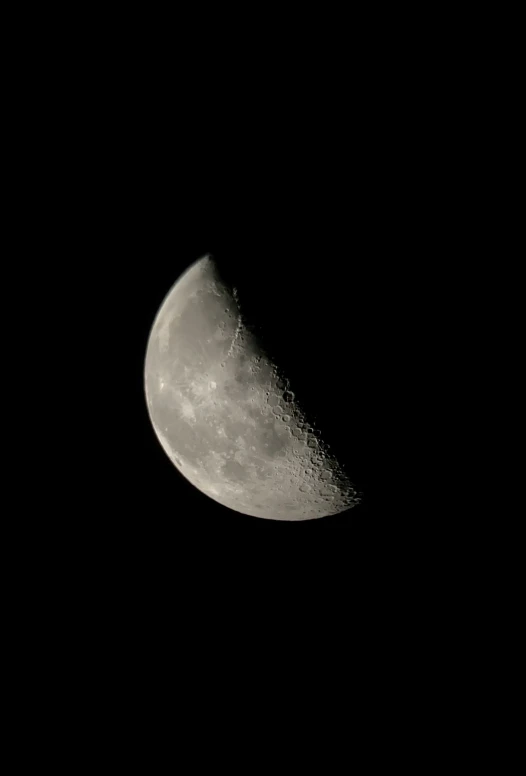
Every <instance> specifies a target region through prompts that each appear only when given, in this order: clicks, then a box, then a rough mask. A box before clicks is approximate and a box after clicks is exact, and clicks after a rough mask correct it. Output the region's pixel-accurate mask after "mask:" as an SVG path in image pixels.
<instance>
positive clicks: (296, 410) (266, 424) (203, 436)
mask: <svg viewBox="0 0 526 776" xmlns="http://www.w3.org/2000/svg"><path fill="white" fill-rule="evenodd" d="M145 391H146V401H147V405H148V411H149V415H150V419H151V421H152V424H153V427H154V430H155V433H156V435H157V437H158V439H159V441H160V443H161V445H162V446H163V448H164V450H165V452H166V454H167V455H168V457H169V458H170V459H171V461H172V462H173V463H174V465H175V466H176V468H177V469H178V470H179V471H180V472H181V473H182V474H183V475H184V476H185V477H186V478H187V479H188V480H189V481H190V482H191V483H192V485H194V486H195V487H197V488H198V489H199V490H200V491H202V492H203V493H205V494H207V495H208V496H210V498H212V499H214V500H215V501H217V502H219V503H220V504H223V505H224V506H226V507H230V508H231V509H234V510H236V511H238V512H242V513H244V514H247V515H254V516H256V517H263V518H270V519H275V520H309V519H313V518H317V517H324V516H326V515H331V514H335V513H337V512H342V511H343V510H346V509H348V508H349V507H352V506H354V505H355V504H357V503H358V502H359V501H360V497H359V494H358V493H357V491H356V489H355V487H354V486H353V484H352V483H351V482H350V481H349V479H348V477H347V475H346V473H345V472H344V470H343V469H342V467H341V466H340V465H339V464H338V461H337V460H336V459H335V458H334V457H333V456H332V455H331V452H330V450H329V448H328V446H327V445H326V444H325V443H324V441H323V437H322V436H320V434H319V432H318V430H317V429H315V428H313V427H312V425H309V422H308V418H306V417H305V416H304V414H303V412H302V410H301V407H300V405H299V404H298V402H297V401H296V398H295V394H294V386H291V385H290V384H289V382H288V381H287V379H286V376H285V375H284V373H283V372H282V371H281V370H280V369H279V367H278V366H277V365H276V364H274V363H273V362H272V359H271V358H270V357H269V356H268V355H266V354H265V352H264V351H263V349H262V348H261V347H260V345H259V344H258V340H257V337H256V336H255V335H254V334H253V333H252V332H251V330H250V329H249V327H248V326H247V324H246V321H245V319H244V315H243V312H242V300H240V299H239V298H238V294H237V291H236V289H235V288H234V289H232V288H230V287H229V286H228V285H227V284H226V283H225V282H223V280H222V279H221V277H220V274H219V272H218V269H217V266H216V264H215V262H214V260H213V259H212V257H210V256H205V257H203V258H202V259H199V260H198V261H197V262H195V264H193V265H192V266H191V267H190V268H189V269H188V270H187V271H186V272H185V273H184V274H183V275H182V276H181V277H180V278H179V280H178V281H177V282H176V283H175V285H174V286H173V287H172V289H171V290H170V292H169V293H168V295H167V296H166V298H165V300H164V301H163V303H162V305H161V308H160V310H159V312H158V314H157V317H156V319H155V321H154V324H153V327H152V330H151V332H150V337H149V341H148V347H147V352H146V362H145Z"/></svg>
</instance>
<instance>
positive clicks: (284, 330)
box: [57, 58, 461, 650]
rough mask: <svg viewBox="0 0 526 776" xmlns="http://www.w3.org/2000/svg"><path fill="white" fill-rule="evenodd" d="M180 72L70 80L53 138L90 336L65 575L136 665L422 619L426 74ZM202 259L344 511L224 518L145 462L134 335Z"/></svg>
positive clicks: (432, 368)
mask: <svg viewBox="0 0 526 776" xmlns="http://www.w3.org/2000/svg"><path fill="white" fill-rule="evenodd" d="M134 63H135V64H134ZM208 64H209V63H208ZM134 67H135V68H136V69H134ZM192 67H193V65H192ZM188 68H189V66H188V64H185V63H182V64H178V65H175V64H174V63H171V64H170V67H169V68H167V69H163V64H162V63H161V62H157V59H155V58H154V59H153V60H151V61H150V62H149V65H148V68H146V69H143V67H142V65H140V64H137V62H136V60H130V61H129V62H128V61H126V62H125V63H124V64H122V68H121V69H120V70H119V68H113V69H110V70H108V71H105V72H104V73H103V75H102V77H101V82H103V86H101V87H100V88H99V89H94V88H93V79H92V77H91V76H92V74H91V73H88V74H87V77H86V81H85V82H83V81H82V79H78V80H77V83H76V90H77V92H80V94H81V95H82V99H81V100H79V101H78V105H77V107H76V108H72V110H71V112H70V115H69V117H68V125H67V131H65V132H64V137H65V138H67V143H69V144H70V147H71V165H70V168H69V175H70V178H71V181H74V183H75V186H76V187H77V188H76V189H74V187H73V185H71V186H69V184H68V179H67V177H66V181H65V184H64V194H65V195H68V193H69V192H70V191H71V192H73V191H74V190H78V188H79V187H80V188H81V189H82V197H81V198H80V197H79V198H78V199H77V198H75V196H73V195H72V196H71V202H70V203H69V210H68V219H67V221H68V227H69V230H70V233H71V235H72V238H71V240H70V241H69V243H68V250H69V251H70V252H71V251H73V252H74V257H75V258H74V262H75V267H76V270H77V269H78V267H79V266H80V269H81V272H80V274H79V275H78V276H75V281H74V282H75V291H76V292H78V293H75V294H71V293H69V294H68V298H72V302H73V306H74V307H75V310H74V313H75V320H79V319H80V320H81V322H82V323H81V326H82V330H83V333H85V334H86V337H85V341H86V348H85V351H84V352H83V353H82V363H81V364H79V374H80V382H81V384H82V386H83V389H84V391H85V393H86V400H85V405H84V407H83V408H82V426H83V428H85V429H86V435H87V436H86V439H87V440H89V441H86V442H84V444H83V449H82V450H81V451H79V450H78V446H74V447H73V448H72V451H71V457H72V458H74V459H75V460H76V475H77V476H78V477H79V480H80V482H79V486H78V488H77V490H76V493H75V497H74V498H73V497H72V500H71V502H70V504H71V510H72V511H73V512H75V513H77V510H78V512H79V513H80V514H79V517H78V520H76V521H71V522H70V521H68V523H67V526H66V528H65V536H66V537H67V541H69V549H68V557H69V562H70V563H71V564H72V566H75V565H76V564H78V563H79V562H80V561H83V562H84V561H86V559H87V560H88V563H89V568H90V570H89V573H88V574H87V575H86V590H87V591H88V594H89V593H90V591H94V590H97V592H98V594H99V595H100V596H102V597H103V598H104V605H103V606H102V608H101V612H104V614H105V616H106V617H107V620H108V623H113V624H115V623H119V622H121V618H124V620H125V621H126V622H128V623H129V622H132V621H134V620H137V621H138V622H140V623H141V626H140V627H141V634H140V635H138V638H145V635H144V634H145V633H147V632H148V628H149V627H151V628H152V629H154V631H155V633H156V637H155V638H156V644H159V643H161V642H162V633H165V635H166V638H167V639H168V640H169V643H170V644H172V645H173V639H174V635H173V633H174V631H173V629H174V627H175V628H176V631H177V632H178V633H179V636H178V638H180V639H181V643H184V644H186V645H187V647H188V648H189V649H190V646H189V645H190V643H191V644H193V642H192V639H191V636H190V631H191V630H192V628H194V627H195V628H196V629H197V630H199V628H200V627H201V625H200V624H199V623H204V625H203V627H205V625H206V627H208V626H210V627H212V626H211V623H213V624H214V625H213V629H214V636H213V638H214V639H215V640H216V641H217V640H218V639H219V640H220V639H221V638H223V635H224V634H230V636H232V637H233V635H234V634H236V638H240V639H241V642H240V643H243V641H244V640H246V641H247V643H254V642H257V643H260V642H261V641H262V640H264V638H265V633H266V630H267V627H266V626H265V625H263V623H264V622H267V623H272V624H269V625H268V631H269V633H270V634H272V639H274V644H273V646H272V649H273V650H277V649H278V646H277V642H276V641H275V640H276V638H277V630H278V631H279V628H280V627H283V629H284V631H286V630H288V629H289V627H290V623H291V622H293V621H294V618H295V617H300V616H306V617H307V618H309V617H310V616H312V619H313V622H316V626H315V630H316V634H317V637H318V638H319V637H320V634H321V633H322V632H323V628H324V626H323V622H324V620H325V621H326V622H327V623H328V622H329V621H330V623H332V627H341V628H342V631H343V630H346V629H348V627H349V623H350V621H351V620H352V617H353V614H352V613H353V611H356V612H358V611H359V612H361V613H362V614H363V615H364V616H365V617H366V618H367V620H368V621H370V622H371V627H372V620H373V619H374V618H376V617H380V619H381V621H382V622H383V623H384V624H385V623H387V619H388V618H391V621H392V622H393V623H397V625H396V627H400V620H401V617H402V615H401V613H400V610H399V606H398V603H399V602H402V601H406V600H408V598H410V599H411V600H413V601H416V602H417V604H416V605H417V606H423V607H425V606H426V603H425V600H424V599H426V600H427V599H428V598H429V597H432V595H433V591H436V590H438V589H439V588H440V585H442V584H444V574H445V573H446V572H444V570H441V571H440V573H438V574H436V575H433V573H432V572H431V571H430V570H431V569H433V568H435V569H436V568H437V564H439V563H440V556H441V548H443V547H444V544H445V543H447V544H448V545H449V547H451V546H452V544H453V543H454V542H453V541H452V537H454V535H455V530H456V529H455V525H454V516H453V513H452V512H451V509H450V506H449V505H448V503H447V498H448V497H447V489H446V488H445V486H444V481H445V479H447V445H446V446H445V447H444V446H443V445H441V444H438V443H437V444H434V442H433V440H434V439H435V435H436V431H437V427H438V426H439V425H440V422H441V412H442V403H441V399H440V392H441V386H442V384H443V383H444V381H446V382H447V379H448V373H446V372H444V371H443V370H442V369H441V366H440V361H441V358H442V353H441V348H440V345H439V344H438V340H439V336H440V334H441V332H442V331H443V328H444V326H445V325H446V324H445V323H444V320H445V317H444V310H443V309H442V307H441V303H442V302H441V300H442V298H443V296H442V289H443V288H444V286H445V285H446V286H447V284H448V283H449V282H450V278H451V277H452V275H451V272H450V267H449V266H448V262H449V261H451V258H450V257H451V256H452V252H451V250H450V246H451V241H452V233H453V231H454V223H455V219H456V218H457V214H456V211H455V205H454V203H453V198H452V196H451V186H450V185H449V180H450V174H451V168H450V163H451V160H452V158H453V157H452V156H451V155H450V154H449V153H448V151H447V147H448V142H449V141H448V137H449V135H448V130H447V127H444V124H443V123H440V122H437V120H436V113H437V111H436V105H437V102H436V100H437V99H438V97H436V93H434V92H433V89H432V84H431V80H432V78H433V76H432V75H431V74H429V73H425V74H422V75H421V76H419V74H418V72H416V71H415V72H413V74H412V85H411V87H410V88H409V89H404V88H402V87H403V86H404V84H405V85H406V86H407V84H408V83H409V82H408V81H407V80H404V79H401V80H396V79H395V81H393V82H391V80H390V79H391V73H390V71H389V68H383V69H382V71H381V73H379V74H378V73H376V72H375V66H374V63H373V62H370V63H368V64H367V67H365V69H362V71H361V72H362V76H363V77H362V78H360V79H356V80H355V81H353V84H352V88H351V87H350V85H349V83H347V82H346V79H345V73H347V72H348V69H346V68H343V66H340V65H337V64H335V65H334V66H329V68H328V72H329V73H330V74H332V75H334V76H335V75H336V74H338V73H339V74H340V75H341V76H342V77H341V78H339V79H338V78H332V75H331V77H325V78H320V77H318V76H317V75H316V74H315V73H313V74H312V77H311V76H310V75H309V74H308V73H307V72H306V71H304V72H303V71H302V77H301V78H298V79H296V80H293V81H290V80H288V81H287V80H286V81H283V82H282V81H280V79H279V78H278V79H276V78H274V80H273V83H274V84H276V87H275V88H274V87H273V88H272V89H268V88H266V87H265V84H266V83H267V80H268V75H267V73H266V71H265V68H263V69H262V72H261V73H259V74H258V73H257V72H256V71H251V73H250V75H249V76H247V78H246V79H242V78H241V76H240V70H241V69H240V68H239V67H237V69H236V75H237V77H236V78H235V79H234V78H231V77H229V76H228V77H227V76H224V75H221V76H219V77H218V78H217V79H214V72H213V68H210V67H208V65H207V69H205V70H204V72H202V73H196V72H195V70H194V69H192V71H191V73H190V70H189V69H188ZM331 68H332V69H331ZM342 68H343V69H342ZM223 72H224V71H223ZM172 78H173V79H174V80H173V81H172ZM278 82H279V83H278ZM85 83H87V84H89V88H91V90H92V91H91V93H90V92H89V89H88V87H86V85H85ZM430 94H434V97H433V100H428V99H427V96H429V95H430ZM415 95H418V99H416V97H415ZM92 106H95V108H93V107H92ZM64 142H66V139H65V141H64ZM455 180H456V185H457V189H458V188H461V182H459V175H458V174H457V175H456V179H455ZM58 215H59V216H60V220H61V221H62V220H64V215H63V213H60V214H58ZM57 217H58V216H57ZM457 250H458V246H457ZM205 253H211V254H213V255H214V256H215V257H216V259H217V260H218V261H219V262H220V263H221V264H222V266H224V267H226V268H227V270H228V272H229V273H230V275H231V277H232V278H233V279H235V281H236V283H237V285H238V286H239V288H240V293H241V292H242V293H243V294H245V295H246V296H247V298H250V304H251V306H252V307H253V309H255V310H257V311H258V313H259V315H260V316H261V318H262V321H263V319H264V324H265V327H266V330H267V331H268V337H269V339H270V340H271V342H272V345H273V347H274V349H275V350H276V352H277V353H279V357H280V359H281V360H282V363H283V365H284V368H285V369H286V370H288V371H289V372H290V374H291V379H293V380H294V381H298V383H301V385H302V388H303V391H304V392H305V391H306V392H307V393H308V397H309V403H310V406H311V407H312V409H313V410H314V411H315V412H316V413H317V414H318V415H319V423H320V426H322V427H323V428H324V429H326V431H327V436H328V438H330V441H331V442H332V444H333V447H334V448H335V450H337V451H338V453H339V455H340V456H341V457H342V460H343V461H344V462H345V464H346V466H347V468H348V470H349V473H350V476H351V478H353V479H355V480H356V482H357V484H358V485H359V487H360V488H361V489H362V490H363V492H364V500H363V503H362V504H360V505H359V506H358V507H355V508H354V509H352V510H349V511H348V512H345V513H343V514H340V515H334V516H330V517H327V518H323V519H319V520H314V521H305V522H301V523H287V522H282V521H274V520H262V519H258V518H253V517H250V516H246V515H241V514H238V513H236V512H233V511H230V510H228V509H226V508H224V507H222V506H220V505H218V504H216V503H215V502H213V501H212V500H210V499H209V498H208V497H206V496H204V495H203V494H201V493H200V492H199V491H198V490H196V489H195V488H194V487H193V486H191V485H190V484H189V483H188V482H187V481H186V480H185V479H184V478H183V477H182V476H181V475H180V474H179V473H178V472H177V471H176V469H175V467H174V466H173V465H172V464H171V463H170V461H169V460H168V458H167V456H166V455H165V453H164V452H163V450H162V449H161V447H160V445H159V443H158V441H157V439H156V437H155V434H154V431H153V429H152V427H151V424H150V421H149V418H148V414H147V409H146V402H145V397H144V383H143V369H144V358H145V352H146V346H147V341H148V335H149V332H150V328H151V326H152V323H153V320H154V317H155V315H156V313H157V311H158V309H159V306H160V304H161V303H162V300H163V298H164V296H165V295H166V293H167V292H168V290H169V289H170V287H171V286H172V284H173V283H174V282H175V280H176V279H177V277H178V276H179V275H180V274H181V273H182V272H183V271H184V270H185V269H186V268H187V267H188V265H189V264H191V263H192V262H193V261H195V260H196V259H198V258H199V257H200V256H203V255H204V254H205ZM77 278H78V279H77ZM71 337H72V340H74V341H75V342H76V341H77V338H78V329H77V328H76V329H75V330H74V331H72V333H71ZM69 352H73V351H72V350H71V349H70V350H69ZM74 352H78V347H77V346H76V350H75V351H74ZM446 389H447V386H446ZM75 413H76V414H77V413H78V409H76V410H75ZM75 416H76V415H75ZM69 456H70V452H69V447H68V448H66V450H65V457H69ZM84 457H85V458H86V464H85V465H81V463H80V460H81V459H82V460H83V459H84ZM79 498H80V504H79ZM445 510H446V511H447V515H448V517H446V518H444V511H445ZM437 515H438V518H437ZM61 541H64V539H63V538H62V539H61ZM72 548H73V549H72ZM424 578H427V580H428V582H429V584H428V585H423V584H422V580H423V579H424ZM380 611H383V612H384V615H383V616H380V615H379V612H380ZM301 613H303V614H301ZM228 615H230V617H231V619H230V621H229V624H228V623H227V617H228ZM269 618H270V619H269ZM386 618H387V619H386ZM177 621H179V622H181V623H183V624H182V625H181V627H180V629H179V630H178V629H177V627H176V622H177ZM277 623H281V625H278V624H277ZM386 627H387V625H386ZM276 629H277V630H276ZM222 634H223V635H222ZM316 634H315V633H313V634H312V638H313V639H314V638H315V636H316ZM225 638H226V636H225ZM191 648H192V649H193V646H192V647H191ZM202 648H203V643H202V640H200V646H198V647H197V646H196V649H202ZM298 648H299V649H300V650H301V647H298Z"/></svg>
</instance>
